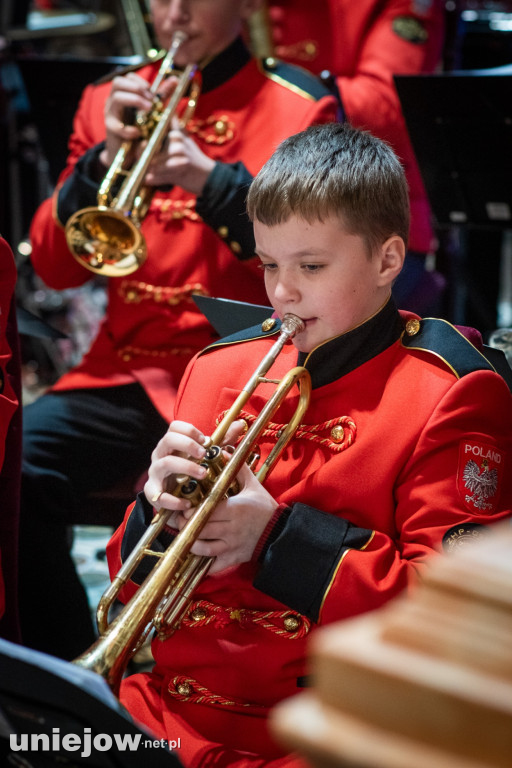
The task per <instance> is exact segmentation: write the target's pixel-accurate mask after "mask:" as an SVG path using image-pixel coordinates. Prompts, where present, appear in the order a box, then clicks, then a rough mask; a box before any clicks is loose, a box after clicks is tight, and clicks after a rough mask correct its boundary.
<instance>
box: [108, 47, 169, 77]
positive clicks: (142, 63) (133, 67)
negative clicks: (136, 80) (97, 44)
mask: <svg viewBox="0 0 512 768" xmlns="http://www.w3.org/2000/svg"><path fill="white" fill-rule="evenodd" d="M165 53H166V52H165V51H160V52H159V53H158V54H157V55H156V56H148V58H146V59H142V60H141V59H139V60H138V61H136V62H134V63H133V64H127V65H126V66H124V67H118V68H117V69H113V70H112V72H108V74H106V75H103V77H100V78H98V80H95V81H94V85H103V84H104V83H110V82H111V81H112V80H113V79H114V77H122V76H123V75H127V74H128V73H129V72H137V70H138V69H142V68H143V67H147V66H148V64H153V63H154V62H155V61H160V60H161V59H163V58H164V56H165Z"/></svg>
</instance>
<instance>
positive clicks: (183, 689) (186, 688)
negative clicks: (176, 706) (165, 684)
mask: <svg viewBox="0 0 512 768" xmlns="http://www.w3.org/2000/svg"><path fill="white" fill-rule="evenodd" d="M176 692H177V693H179V695H180V696H190V694H191V693H192V686H191V685H190V684H189V683H178V684H177V685H176Z"/></svg>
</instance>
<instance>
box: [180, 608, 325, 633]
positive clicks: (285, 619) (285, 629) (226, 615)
mask: <svg viewBox="0 0 512 768" xmlns="http://www.w3.org/2000/svg"><path fill="white" fill-rule="evenodd" d="M232 622H237V623H238V624H239V625H240V627H242V628H245V629H250V628H251V627H252V626H253V625H257V626H260V627H262V628H263V629H266V630H268V631H269V632H273V633H274V634H276V635H279V636H280V637H283V638H284V639H286V640H298V639H300V638H302V637H305V636H306V635H307V634H308V632H309V630H310V629H311V621H310V620H309V619H307V618H306V617H305V616H302V615H301V614H299V613H295V612H294V611H289V610H287V611H254V610H250V609H248V608H229V607H226V606H223V605H216V604H215V603H210V602H209V601H208V600H196V601H194V602H193V603H191V605H190V608H189V610H188V613H187V615H186V616H185V618H184V619H183V622H182V626H184V627H205V626H208V625H209V624H213V625H214V626H215V627H218V628H220V627H223V626H227V625H228V624H231V623H232Z"/></svg>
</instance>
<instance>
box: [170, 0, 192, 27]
mask: <svg viewBox="0 0 512 768" xmlns="http://www.w3.org/2000/svg"><path fill="white" fill-rule="evenodd" d="M189 3H190V0H170V3H169V8H168V11H167V19H169V20H170V21H172V22H173V23H174V24H183V23H184V22H186V21H188V19H189V18H190V8H189Z"/></svg>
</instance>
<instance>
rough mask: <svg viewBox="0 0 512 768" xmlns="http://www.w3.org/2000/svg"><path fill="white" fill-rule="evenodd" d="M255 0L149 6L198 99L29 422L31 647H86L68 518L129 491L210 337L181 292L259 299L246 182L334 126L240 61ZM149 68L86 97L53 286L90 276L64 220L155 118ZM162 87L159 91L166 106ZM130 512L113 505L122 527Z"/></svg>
mask: <svg viewBox="0 0 512 768" xmlns="http://www.w3.org/2000/svg"><path fill="white" fill-rule="evenodd" d="M259 3H260V0H207V2H204V0H151V12H152V19H153V24H154V28H155V33H156V36H157V38H158V40H159V43H160V44H161V45H162V47H164V48H169V47H170V45H171V40H172V38H173V35H174V33H175V32H177V31H181V32H183V33H184V34H185V35H186V37H187V39H186V41H185V42H184V43H183V44H182V46H181V48H180V49H179V51H178V53H177V55H176V58H175V64H176V65H177V66H178V67H180V68H182V67H184V66H185V65H186V64H188V63H198V64H199V67H200V70H201V75H202V91H201V95H200V96H199V99H198V103H197V108H196V111H195V113H194V115H193V117H192V118H191V119H190V120H189V122H188V124H187V126H186V129H184V130H182V129H181V128H180V127H179V125H178V124H177V121H174V122H173V124H172V125H171V129H170V131H169V135H168V138H167V140H166V142H165V144H164V146H163V148H162V151H161V152H160V153H159V154H158V155H157V156H155V157H154V159H153V162H152V164H151V166H150V168H149V170H148V172H147V175H146V178H145V181H146V183H147V184H148V185H151V186H152V187H153V188H154V190H155V194H154V196H153V198H152V201H151V205H150V208H149V211H148V213H147V215H146V216H145V218H144V220H143V222H142V225H141V231H142V234H143V236H144V237H145V240H146V244H147V249H148V258H147V261H146V262H145V263H144V264H143V266H142V267H141V268H140V269H139V270H138V271H137V272H134V273H133V274H131V275H128V276H125V277H114V278H109V285H108V309H107V312H106V317H105V320H104V322H103V324H102V325H101V328H100V330H99V332H98V335H97V337H96V339H95V340H94V342H93V344H92V348H91V350H90V352H89V353H88V354H87V355H86V356H85V358H84V360H83V361H82V363H81V364H80V365H79V366H78V367H77V368H75V369H74V370H72V371H71V372H70V373H68V374H66V375H65V376H63V377H62V378H61V380H60V381H59V382H57V385H56V386H55V387H54V388H53V389H52V391H51V392H50V393H48V394H46V395H45V396H43V397H42V398H40V399H39V400H38V401H36V402H35V403H34V404H33V405H30V406H29V407H28V408H27V409H26V412H25V434H24V441H25V454H24V473H23V498H22V513H21V514H22V521H21V545H20V550H21V554H20V556H21V568H20V571H21V573H20V579H21V599H20V602H21V617H22V631H23V640H24V643H25V644H27V645H28V646H30V647H34V648H37V649H40V650H45V651H48V652H50V653H53V654H55V655H58V656H63V657H64V658H73V657H75V656H76V655H77V654H78V653H79V652H81V651H82V650H84V649H85V648H86V647H88V646H89V645H90V643H91V642H92V641H93V639H94V633H93V627H92V622H91V618H90V615H89V609H88V606H87V600H86V595H85V592H84V590H83V588H82V586H81V584H80V582H79V580H78V577H77V574H76V572H75V568H74V565H73V563H72V560H71V558H70V555H69V551H68V548H69V546H68V540H67V526H68V524H69V520H70V519H71V517H72V515H73V512H74V511H75V509H76V508H77V506H78V505H83V502H84V501H86V500H87V497H88V495H89V494H91V493H93V492H97V491H102V490H107V489H108V488H110V487H111V486H113V485H116V484H118V483H119V482H120V481H121V480H125V479H126V480H129V481H130V482H131V484H132V486H131V487H133V484H134V483H135V481H136V479H137V478H138V476H139V475H140V474H141V473H142V472H143V471H144V470H145V469H146V468H147V466H148V464H149V459H150V453H151V449H152V448H153V447H154V442H155V435H158V434H164V433H165V431H166V429H167V426H168V423H169V421H170V419H171V418H172V413H173V406H174V399H175V395H176V391H177V387H178V384H179V381H180V379H181V376H182V374H183V371H184V370H185V367H186V365H187V363H188V361H189V360H190V359H191V357H192V356H193V355H194V354H195V353H196V352H197V351H198V350H199V349H201V348H203V347H204V346H206V345H207V344H209V343H210V342H211V341H212V339H213V338H215V334H214V332H213V330H212V328H211V327H210V326H209V324H208V322H207V321H206V319H205V318H204V316H203V315H202V314H201V313H200V312H199V311H198V310H197V308H196V306H195V304H194V302H193V300H192V296H193V294H194V293H200V294H201V293H202V294H207V295H213V296H222V297H226V298H231V299H237V300H243V301H247V302H252V303H261V302H262V301H265V300H266V298H265V291H264V286H263V276H262V274H261V271H260V270H259V269H258V266H257V263H256V259H255V258H254V238H253V230H252V224H251V222H250V221H249V219H248V218H247V216H246V214H245V197H246V192H247V188H248V185H249V183H250V181H251V179H252V177H253V175H254V174H255V173H256V172H257V171H258V170H259V168H260V167H261V165H262V164H263V163H264V162H265V160H266V159H267V158H268V157H269V156H270V155H271V153H272V151H273V150H274V148H275V147H276V145H277V144H278V143H279V142H280V141H281V140H282V139H283V138H285V137H286V136H288V135H290V134H291V133H293V132H294V131H297V130H300V129H302V128H304V127H306V126H309V125H311V124H315V123H322V122H326V121H330V120H333V119H334V118H335V115H336V102H335V99H334V97H332V96H331V95H330V94H329V93H328V91H327V90H326V89H325V88H324V86H323V85H321V83H319V81H317V79H316V78H314V77H313V76H312V75H310V74H309V73H304V72H303V71H301V70H298V69H297V68H295V67H292V66H290V65H281V64H275V66H267V65H265V63H262V62H260V61H257V60H256V59H254V58H251V56H250V54H249V52H248V49H247V47H246V46H245V44H244V43H243V41H242V38H241V30H242V24H243V23H244V22H245V20H246V19H247V18H248V16H249V15H250V14H251V13H252V12H253V11H254V10H255V9H256V8H257V7H258V6H259ZM157 71H158V64H157V63H151V64H148V65H146V66H142V67H141V68H139V69H138V70H137V71H132V72H128V73H125V74H121V75H117V76H115V77H114V78H113V79H112V81H111V82H108V83H103V84H99V85H91V86H89V87H88V88H86V90H85V92H84V94H83V96H82V99H81V102H80V105H79V107H78V111H77V113H76V116H75V120H74V126H73V133H72V136H71V139H70V144H69V146H70V153H69V157H68V163H67V166H66V168H65V169H64V171H63V172H62V174H61V176H60V179H59V182H58V186H57V189H56V190H55V193H54V195H53V197H52V198H51V199H49V200H46V201H45V202H43V204H42V205H41V207H40V208H39V209H38V211H37V212H36V214H35V216H34V219H33V222H32V227H31V232H30V237H31V241H32V260H33V265H34V268H35V270H36V272H37V273H38V274H39V275H40V277H41V278H42V279H43V280H44V282H45V283H46V284H47V285H49V286H51V287H52V288H55V289H63V288H67V287H70V286H78V285H81V284H83V283H85V282H86V281H87V280H88V279H89V278H90V277H91V273H90V272H89V271H88V270H86V269H84V267H83V266H82V265H81V264H79V263H78V262H77V261H76V260H75V259H74V258H73V256H72V254H71V252H70V250H69V249H68V246H67V243H66V238H65V225H66V222H67V221H68V219H69V217H70V216H71V215H72V214H73V213H75V212H76V211H77V210H79V209H81V208H83V207H86V206H89V205H95V204H96V195H97V192H98V187H99V184H100V182H101V180H102V179H103V177H104V176H105V174H106V172H107V168H108V167H109V166H110V165H111V163H112V162H113V159H114V156H115V154H116V151H117V149H118V148H119V146H120V144H121V142H122V141H124V140H133V139H137V137H139V136H140V133H139V130H138V129H137V128H136V127H134V126H133V125H132V124H130V123H129V121H128V120H127V114H128V113H129V112H130V111H134V110H135V111H136V110H143V111H147V110H150V109H151V107H152V97H151V94H150V92H149V85H148V84H149V83H150V82H151V81H152V80H153V78H154V77H155V75H156V73H157ZM174 82H175V81H173V80H170V81H169V83H168V84H163V85H162V87H161V95H162V96H163V97H165V95H166V93H167V92H168V91H169V90H172V88H173V83H174ZM129 493H130V498H133V493H131V492H129ZM126 503H127V502H126ZM126 503H125V502H121V504H119V502H118V509H119V517H118V520H120V519H121V518H122V514H123V512H124V509H125V508H126ZM91 507H92V508H93V507H94V501H93V500H92V501H91ZM84 514H85V513H84ZM87 521H88V520H87V517H83V518H82V520H81V522H83V523H86V522H87ZM63 620H64V622H65V627H64V628H63V625H62V622H63Z"/></svg>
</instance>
